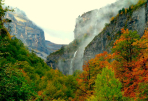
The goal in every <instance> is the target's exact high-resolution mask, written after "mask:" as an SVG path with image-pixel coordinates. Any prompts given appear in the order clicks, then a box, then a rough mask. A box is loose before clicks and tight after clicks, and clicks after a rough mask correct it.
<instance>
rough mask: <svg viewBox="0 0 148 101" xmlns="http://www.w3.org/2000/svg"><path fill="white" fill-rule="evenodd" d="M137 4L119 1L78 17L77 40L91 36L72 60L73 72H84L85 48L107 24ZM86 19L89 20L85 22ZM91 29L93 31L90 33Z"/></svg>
mask: <svg viewBox="0 0 148 101" xmlns="http://www.w3.org/2000/svg"><path fill="white" fill-rule="evenodd" d="M137 2H138V0H122V1H121V0H120V1H119V0H117V1H116V2H115V3H112V4H110V5H107V6H105V7H103V8H100V9H95V10H92V11H91V14H90V13H89V14H87V13H88V12H87V13H85V14H82V15H81V16H78V18H77V19H76V26H77V27H76V28H75V39H77V38H79V37H80V36H83V35H84V34H85V33H88V34H90V36H89V37H87V39H85V41H83V42H82V43H80V46H79V48H78V49H77V50H76V51H77V54H76V57H73V58H72V59H71V61H72V63H73V61H75V64H74V65H73V71H75V70H81V71H82V66H83V55H84V50H85V47H86V46H87V45H88V44H89V43H90V42H91V41H92V40H93V39H94V37H95V36H96V35H98V34H99V33H100V32H101V31H102V30H103V28H104V27H105V24H107V23H110V18H111V17H113V16H116V15H117V14H118V11H119V10H120V9H122V8H128V7H129V6H130V5H135V4H136V3H137ZM85 18H89V19H88V20H86V21H85V20H84V19H85ZM89 29H93V30H90V31H89V32H88V30H89ZM74 53H75V52H74Z"/></svg>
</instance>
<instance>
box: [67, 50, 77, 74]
mask: <svg viewBox="0 0 148 101" xmlns="http://www.w3.org/2000/svg"><path fill="white" fill-rule="evenodd" d="M76 54H77V51H75V53H74V55H73V58H72V59H71V63H70V70H69V75H72V74H73V60H74V58H75V56H76Z"/></svg>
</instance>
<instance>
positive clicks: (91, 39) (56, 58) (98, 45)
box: [47, 0, 147, 75]
mask: <svg viewBox="0 0 148 101" xmlns="http://www.w3.org/2000/svg"><path fill="white" fill-rule="evenodd" d="M123 1H126V2H127V0H123ZM126 2H124V5H123V4H122V3H123V2H119V1H118V2H116V3H114V4H111V5H109V6H107V7H104V8H102V9H99V10H92V11H89V12H87V13H84V14H82V16H79V17H78V18H77V19H76V26H75V30H74V36H75V40H74V41H73V42H71V43H70V44H69V45H68V46H66V47H62V49H61V50H59V51H57V52H55V53H52V54H50V55H49V56H48V57H47V64H48V65H49V66H51V67H53V68H54V69H55V68H57V69H59V70H61V71H62V72H63V73H64V74H70V75H71V74H72V73H70V71H72V72H74V71H76V70H82V65H83V64H84V62H85V61H88V60H89V59H91V58H93V57H94V56H95V55H96V54H99V53H102V52H103V51H108V52H111V48H112V46H113V43H114V41H115V40H116V38H117V37H119V36H120V34H121V32H120V29H121V28H128V29H129V30H136V31H137V32H138V33H139V34H140V36H142V35H143V33H144V29H145V22H146V21H145V17H146V16H145V15H147V11H146V8H145V5H140V7H138V8H137V9H136V10H134V11H133V12H132V13H131V12H129V13H126V14H120V15H118V17H116V18H115V19H114V20H112V21H111V22H110V18H111V17H113V16H115V15H117V14H118V11H119V10H120V9H121V8H123V7H125V8H128V7H129V5H131V4H127V3H126ZM134 3H135V2H134ZM117 8H119V9H117ZM109 22H110V23H109ZM104 26H105V27H104Z"/></svg>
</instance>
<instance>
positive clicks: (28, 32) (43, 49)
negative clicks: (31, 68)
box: [5, 9, 62, 60]
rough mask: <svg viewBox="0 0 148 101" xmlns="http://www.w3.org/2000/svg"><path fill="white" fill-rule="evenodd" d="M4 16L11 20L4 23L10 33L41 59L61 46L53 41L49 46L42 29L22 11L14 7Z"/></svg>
mask: <svg viewBox="0 0 148 101" xmlns="http://www.w3.org/2000/svg"><path fill="white" fill-rule="evenodd" d="M5 17H7V18H9V19H11V20H12V22H11V23H10V24H5V27H6V28H8V29H9V31H10V34H11V35H14V36H16V37H17V38H18V39H20V40H21V41H22V42H23V43H24V44H25V45H26V46H28V48H29V50H30V51H31V50H33V51H35V53H36V54H37V55H38V56H39V57H41V58H42V59H44V60H46V57H47V56H48V54H50V53H51V52H54V51H55V50H57V49H60V48H61V46H62V45H56V44H54V43H52V46H53V47H52V48H51V47H49V45H48V44H47V43H49V41H45V36H44V31H43V30H42V29H41V28H39V27H38V26H37V25H35V24H34V23H33V22H32V21H30V20H29V19H28V18H27V16H26V14H25V13H24V12H23V11H21V10H19V9H15V12H8V13H6V14H5ZM54 47H55V48H54Z"/></svg>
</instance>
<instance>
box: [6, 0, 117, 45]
mask: <svg viewBox="0 0 148 101" xmlns="http://www.w3.org/2000/svg"><path fill="white" fill-rule="evenodd" d="M115 1H116V0H103V1H102V0H5V3H6V4H7V5H10V6H13V7H18V8H20V9H22V10H23V11H25V13H26V15H27V16H28V18H29V19H31V20H32V21H33V22H35V23H36V24H37V25H38V26H40V27H41V28H43V30H44V29H51V30H55V33H56V34H57V36H52V35H51V34H52V33H46V35H45V37H46V38H45V39H46V40H49V41H51V40H53V39H54V40H57V39H58V40H64V41H61V42H64V43H65V42H67V44H68V43H69V42H70V41H72V40H73V36H74V35H73V30H74V28H75V19H76V18H77V17H78V16H79V15H82V14H83V13H84V12H87V11H90V10H93V9H99V8H100V7H103V6H105V5H107V4H110V3H112V2H115ZM58 31H59V32H62V33H57V32H58ZM67 32H69V35H71V37H72V38H71V37H69V36H68V37H67ZM47 34H49V36H50V37H51V36H52V38H47ZM61 34H62V36H63V37H61ZM58 35H59V36H58ZM64 37H67V38H66V39H64ZM68 38H69V39H68ZM58 40H57V41H54V42H55V43H58V42H59V41H58ZM61 44H62V43H61Z"/></svg>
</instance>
